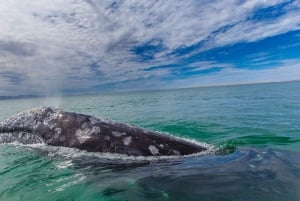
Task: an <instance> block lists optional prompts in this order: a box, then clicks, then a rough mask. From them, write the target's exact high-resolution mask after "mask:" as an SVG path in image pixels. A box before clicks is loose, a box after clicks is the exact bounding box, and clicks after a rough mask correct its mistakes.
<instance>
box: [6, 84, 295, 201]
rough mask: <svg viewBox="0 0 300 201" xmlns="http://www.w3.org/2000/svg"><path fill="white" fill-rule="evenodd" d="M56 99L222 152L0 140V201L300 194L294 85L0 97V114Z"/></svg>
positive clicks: (286, 197)
mask: <svg viewBox="0 0 300 201" xmlns="http://www.w3.org/2000/svg"><path fill="white" fill-rule="evenodd" d="M42 105H43V106H54V107H59V108H62V109H64V110H67V111H73V112H80V113H85V114H90V115H94V116H98V117H105V118H110V119H114V120H117V121H120V122H125V123H130V124H135V125H138V126H142V127H146V128H149V129H152V130H157V131H162V132H167V133H170V134H173V135H177V136H182V137H186V138H190V139H195V140H198V141H203V142H206V143H209V144H212V145H214V146H216V147H217V148H220V149H222V148H225V149H230V150H231V151H232V150H234V149H236V151H235V152H233V153H231V154H229V155H220V156H204V157H199V156H198V157H190V158H182V159H176V160H175V159H173V160H164V161H152V162H151V161H147V162H145V161H134V162H132V161H131V162H130V161H126V160H115V159H112V158H101V157H100V158H99V157H95V156H90V155H89V154H85V153H78V151H76V150H52V149H51V148H50V149H49V148H47V147H44V148H35V147H34V148H32V147H22V146H16V145H0V200H113V201H121V200H122V201H125V200H139V201H142V200H192V201H193V200H195V201H196V200H300V193H299V192H300V191H299V190H300V173H299V172H300V164H299V161H300V83H299V82H290V83H273V84H259V85H243V86H229V87H211V88H194V89H180V90H169V91H151V92H131V93H118V94H99V95H84V96H63V97H53V98H33V99H21V100H1V101H0V109H1V114H0V120H3V119H5V118H7V117H9V116H11V115H13V114H15V113H17V112H20V111H23V110H26V109H29V108H32V107H37V106H42Z"/></svg>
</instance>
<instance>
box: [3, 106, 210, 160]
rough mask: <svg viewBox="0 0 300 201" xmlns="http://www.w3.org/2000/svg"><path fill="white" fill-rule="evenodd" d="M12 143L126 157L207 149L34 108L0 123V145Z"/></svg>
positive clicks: (99, 120)
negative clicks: (59, 147)
mask: <svg viewBox="0 0 300 201" xmlns="http://www.w3.org/2000/svg"><path fill="white" fill-rule="evenodd" d="M12 142H17V143H21V144H35V143H45V144H47V145H51V146H61V147H69V148H77V149H80V150H86V151H88V152H103V153H115V154H125V155H128V156H173V155H190V154H196V153H201V152H206V151H208V149H209V148H208V147H207V146H205V143H203V144H202V143H194V142H192V141H189V140H186V139H184V138H179V137H174V136H171V135H168V134H165V133H161V132H156V131H151V130H148V129H144V128H141V127H138V126H133V125H129V124H125V123H119V122H116V121H113V120H109V119H104V118H97V117H94V116H90V115H86V114H80V113H74V112H67V111H63V110H61V109H58V108H52V107H39V108H33V109H30V110H27V111H24V112H21V113H18V114H16V115H14V116H12V117H10V118H8V119H6V120H4V121H2V122H1V123H0V143H12Z"/></svg>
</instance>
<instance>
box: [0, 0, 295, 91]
mask: <svg viewBox="0 0 300 201" xmlns="http://www.w3.org/2000/svg"><path fill="white" fill-rule="evenodd" d="M299 9H300V2H299V1H284V0H274V1H268V0H265V1H264V0H251V1H250V0H249V1H241V0H228V1H206V0H203V1H198V0H186V1H179V0H178V1H177V0H176V1H174V0H158V1H140V0H125V1H119V0H117V1H108V0H103V1H96V0H85V1H83V0H51V1H50V0H44V1H38V0H32V1H18V0H10V1H5V0H0V95H20V94H40V95H50V94H56V93H86V92H98V91H109V90H136V89H152V88H170V87H187V86H190V85H216V84H228V83H243V82H245V80H246V81H247V80H248V81H249V82H261V81H282V80H292V79H295V75H298V74H299V73H298V69H299V68H298V66H299V64H300V62H299V59H300V58H299V57H300V55H295V54H290V55H292V56H289V55H284V56H281V57H279V56H278V55H279V54H280V53H281V52H282V48H286V49H285V52H290V51H293V52H294V51H295V50H300V45H299V42H300V39H299V38H300V37H299V36H300V32H299V29H300V23H299V22H300V10H299ZM286 34H288V35H286ZM276 37H277V38H276ZM270 38H271V39H273V43H272V45H270V44H268V43H267V42H268V40H270ZM289 38H293V40H290V41H284V40H286V39H289ZM282 41H283V42H282ZM297 42H298V45H297ZM243 44H244V45H247V44H252V46H253V44H255V45H256V46H253V47H252V46H251V47H252V49H255V48H256V51H255V52H254V51H250V50H248V49H245V48H244V49H243V52H244V54H245V55H243V54H241V51H240V50H239V49H240V48H241V47H240V46H241V45H243ZM262 45H265V46H262ZM269 46H272V48H268V47H269ZM247 47H248V46H247ZM258 47H259V48H258ZM280 48H281V49H280ZM295 48H296V49H295ZM232 49H233V50H235V51H233V50H232ZM275 50H276V51H275ZM248 53H249V54H248ZM246 54H247V55H246ZM251 55H252V57H251ZM291 57H292V58H291ZM240 58H242V60H243V61H241V59H240ZM258 58H261V60H260V61H257V59H258ZM255 60H256V61H255ZM262 62H265V63H262ZM259 63H260V64H261V65H259ZM290 63H292V65H287V64H290ZM279 73H283V74H284V76H280V75H279ZM248 75H249V76H248ZM244 77H245V79H244ZM249 77H251V78H249ZM246 78H247V79H246ZM283 78H284V79H283ZM192 83H193V84H192Z"/></svg>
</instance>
